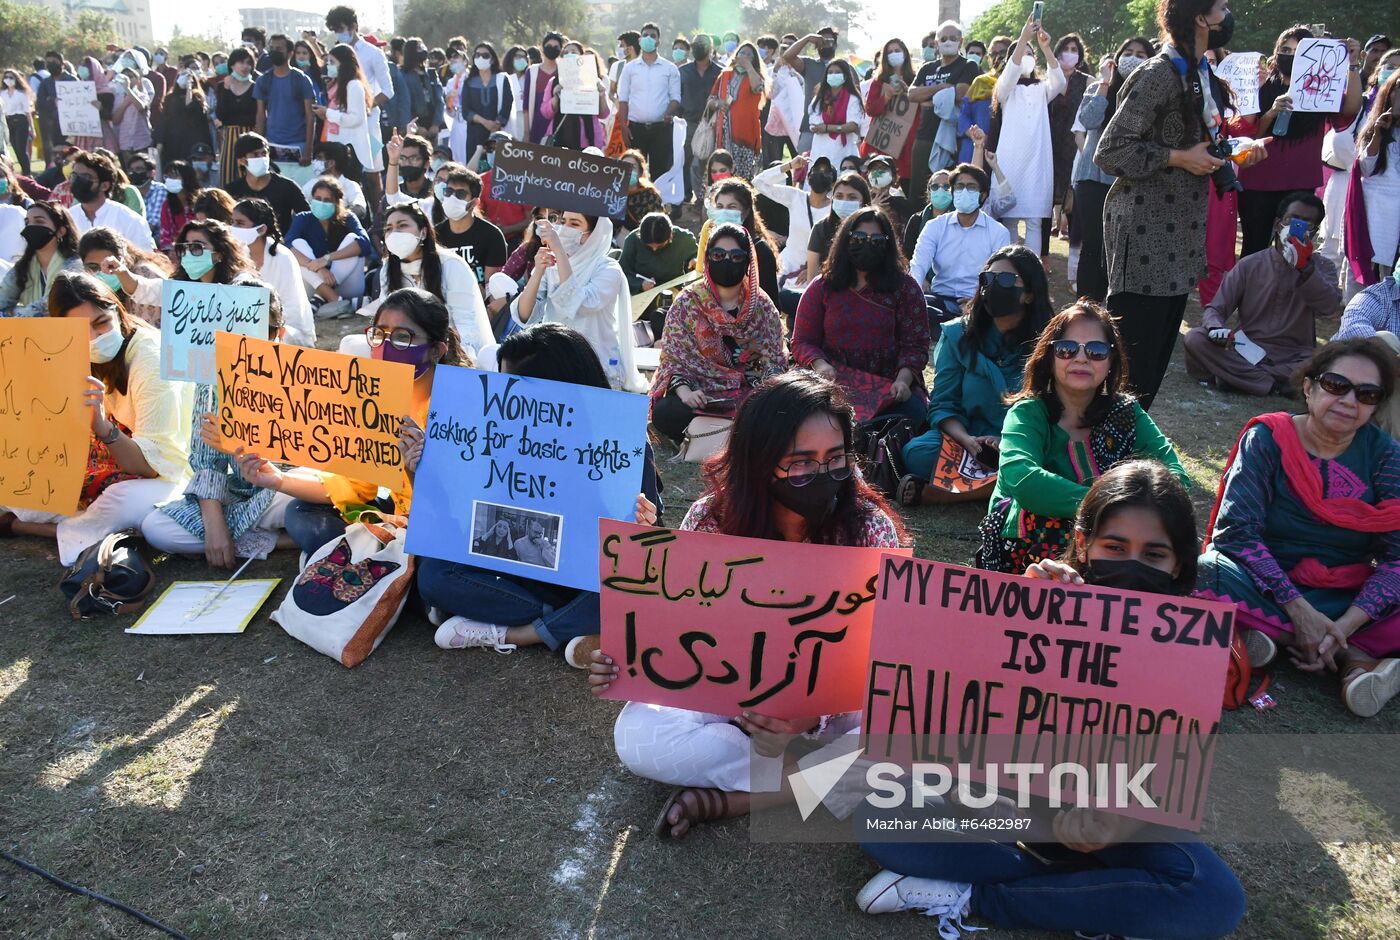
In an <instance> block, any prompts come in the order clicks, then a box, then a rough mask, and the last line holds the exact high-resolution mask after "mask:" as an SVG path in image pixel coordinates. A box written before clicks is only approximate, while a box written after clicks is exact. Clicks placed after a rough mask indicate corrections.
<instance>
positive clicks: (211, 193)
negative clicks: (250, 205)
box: [190, 186, 234, 225]
mask: <svg viewBox="0 0 1400 940" xmlns="http://www.w3.org/2000/svg"><path fill="white" fill-rule="evenodd" d="M233 206H234V201H233V197H232V196H230V195H229V194H228V193H227V192H225V191H224V190H222V189H219V188H217V187H214V186H207V187H205V188H204V189H201V190H200V191H199V195H198V196H196V197H195V199H194V204H193V205H192V206H191V207H190V208H191V209H193V210H194V220H195V221H196V222H203V221H205V220H206V219H213V220H214V221H215V222H222V223H224V224H225V225H228V224H229V223H230V220H231V219H232V218H233Z"/></svg>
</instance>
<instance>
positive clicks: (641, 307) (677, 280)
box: [632, 270, 700, 320]
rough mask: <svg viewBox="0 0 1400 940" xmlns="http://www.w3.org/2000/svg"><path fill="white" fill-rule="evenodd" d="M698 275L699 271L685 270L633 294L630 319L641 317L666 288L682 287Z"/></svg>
mask: <svg viewBox="0 0 1400 940" xmlns="http://www.w3.org/2000/svg"><path fill="white" fill-rule="evenodd" d="M699 276H700V272H699V271H696V270H691V271H686V272H685V273H684V274H680V275H677V276H676V277H673V278H671V279H670V280H669V281H666V282H665V283H663V284H657V285H656V286H655V287H653V288H650V289H649V290H644V291H642V292H641V293H640V294H633V295H632V319H633V320H638V319H641V316H642V314H644V313H646V312H647V308H648V307H650V306H651V302H652V301H653V300H655V299H656V298H657V297H658V296H660V295H661V294H663V293H665V292H666V291H668V290H675V289H676V288H679V287H684V286H685V285H686V284H689V283H690V282H691V281H693V280H695V279H696V278H697V277H699Z"/></svg>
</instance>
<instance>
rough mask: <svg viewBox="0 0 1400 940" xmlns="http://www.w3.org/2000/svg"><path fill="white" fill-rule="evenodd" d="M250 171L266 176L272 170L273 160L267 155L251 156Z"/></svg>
mask: <svg viewBox="0 0 1400 940" xmlns="http://www.w3.org/2000/svg"><path fill="white" fill-rule="evenodd" d="M248 172H249V173H251V174H253V175H254V176H266V175H267V174H268V173H270V172H272V161H271V160H269V159H268V158H267V157H249V158H248Z"/></svg>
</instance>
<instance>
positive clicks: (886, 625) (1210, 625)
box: [862, 555, 1234, 830]
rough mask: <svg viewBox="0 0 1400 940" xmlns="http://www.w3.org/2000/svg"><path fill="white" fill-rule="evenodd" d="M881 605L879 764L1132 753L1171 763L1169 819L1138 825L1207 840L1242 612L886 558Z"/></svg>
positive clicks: (869, 725)
mask: <svg viewBox="0 0 1400 940" xmlns="http://www.w3.org/2000/svg"><path fill="white" fill-rule="evenodd" d="M874 608H875V610H874V621H875V624H874V630H873V633H872V635H871V639H870V668H869V682H868V689H867V693H866V699H865V701H864V702H863V703H862V707H863V708H864V709H865V718H864V720H865V724H864V728H863V733H864V735H865V737H866V753H867V755H868V756H869V757H871V758H872V759H881V758H882V757H884V756H886V754H888V753H889V752H891V751H896V750H904V751H912V752H913V753H914V754H915V755H916V757H915V759H917V760H925V759H929V758H930V757H932V759H935V760H942V761H945V762H949V763H952V762H967V761H968V760H969V759H970V758H974V757H975V755H976V754H978V753H979V752H980V751H979V749H982V748H988V747H990V748H991V749H992V750H996V749H997V748H998V747H1001V748H1004V749H1006V750H1009V751H1010V753H1009V754H1006V753H999V754H998V756H997V758H996V760H998V761H1000V762H1001V763H1007V762H1012V761H1023V762H1027V763H1041V764H1043V765H1045V766H1046V767H1049V766H1052V765H1055V764H1057V763H1060V762H1062V761H1081V762H1091V761H1090V759H1089V758H1088V757H1086V754H1087V753H1088V752H1089V751H1091V750H1093V749H1094V748H1097V747H1099V746H1102V745H1103V744H1104V743H1105V742H1109V743H1121V744H1123V748H1122V750H1119V751H1114V752H1112V753H1113V755H1114V756H1113V760H1115V761H1118V760H1124V759H1125V757H1128V756H1131V758H1132V759H1131V760H1128V761H1127V766H1128V767H1129V768H1130V769H1132V768H1134V767H1137V766H1140V765H1141V764H1143V763H1146V762H1147V761H1149V760H1153V761H1156V762H1157V765H1158V766H1157V769H1156V770H1154V772H1153V773H1152V775H1151V776H1150V777H1149V778H1148V781H1147V783H1146V785H1145V790H1146V792H1148V793H1149V794H1151V795H1153V796H1154V797H1155V799H1156V802H1157V804H1158V808H1157V809H1156V810H1149V809H1139V810H1135V811H1133V812H1125V815H1134V816H1138V817H1139V818H1142V819H1145V820H1147V821H1149V822H1161V823H1166V824H1169V825H1175V826H1181V827H1182V828H1186V829H1191V830H1198V829H1200V826H1201V822H1202V816H1203V813H1204V808H1205V794H1206V784H1207V781H1208V779H1209V776H1210V766H1211V757H1212V755H1213V752H1214V744H1215V741H1214V735H1215V731H1216V729H1217V728H1218V726H1219V723H1220V711H1221V702H1222V700H1223V698H1224V692H1225V673H1226V667H1227V664H1228V662H1229V658H1230V636H1231V631H1232V629H1233V624H1234V608H1233V606H1232V605H1229V604H1222V603H1217V602H1214V601H1205V600H1199V599H1197V598H1193V597H1166V596H1162V595H1157V594H1143V593H1140V592H1137V591H1122V590H1117V589H1113V588H1105V587H1093V586H1089V585H1072V584H1062V583H1059V582H1054V581H1043V580H1036V579H1032V578H1021V577H1014V576H1011V575H1004V574H996V573H993V572H989V571H976V570H973V569H971V568H963V567H959V566H957V565H947V564H943V563H941V562H933V561H924V560H923V559H912V560H911V559H907V558H895V557H891V556H888V555H887V556H886V557H885V559H884V561H883V562H882V565H881V571H880V585H879V588H878V599H877V600H876V601H875V604H874ZM1013 736H1014V737H1013ZM991 737H994V738H995V740H992V741H991V742H990V744H989V738H991ZM1134 746H1137V747H1139V748H1146V747H1151V748H1153V750H1152V751H1151V752H1150V753H1148V752H1147V751H1146V750H1145V749H1144V750H1137V751H1132V750H1131V748H1133V747H1134ZM891 756H892V755H891ZM900 756H901V757H904V758H907V757H908V756H909V755H908V753H904V754H901V755H900ZM988 759H990V758H988ZM971 762H972V763H974V764H975V763H977V761H976V760H975V759H973V760H972V761H971ZM1045 782H1046V777H1045V775H1040V776H1038V777H1035V778H1033V779H1032V781H1031V785H1030V790H1031V792H1034V793H1039V794H1041V795H1044V794H1045V790H1044V789H1043V787H1044V784H1045ZM1084 795H1085V794H1082V793H1081V794H1080V796H1084Z"/></svg>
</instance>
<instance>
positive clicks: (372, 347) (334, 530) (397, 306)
mask: <svg viewBox="0 0 1400 940" xmlns="http://www.w3.org/2000/svg"><path fill="white" fill-rule="evenodd" d="M364 335H365V340H366V343H367V345H368V347H369V355H370V358H372V359H379V360H383V361H385V362H402V363H407V364H408V365H411V366H413V397H412V399H411V405H410V407H411V411H410V412H409V414H406V415H404V416H403V417H402V419H401V422H400V425H399V446H400V447H401V448H403V449H405V450H407V451H413V452H418V453H421V451H420V450H419V449H420V448H421V447H422V444H423V431H422V429H423V428H424V427H425V426H426V425H427V418H428V397H429V395H430V393H431V392H432V390H433V372H434V369H436V368H437V365H438V363H443V364H445V365H450V366H466V367H468V368H470V367H471V366H472V360H471V358H470V357H469V356H468V355H467V352H466V350H465V349H463V347H462V343H461V340H459V339H458V337H457V330H456V329H455V328H454V327H453V325H452V318H451V314H450V312H449V311H448V309H447V305H446V304H444V303H443V302H442V300H441V299H440V298H438V297H436V296H434V295H433V294H429V293H428V292H427V291H425V290H421V289H419V288H416V287H406V288H402V289H400V290H396V291H393V292H392V293H390V294H389V295H388V296H387V297H385V298H384V300H383V302H381V303H380V304H379V306H378V309H377V310H376V311H375V314H374V322H373V323H372V324H371V325H370V326H368V327H366V328H365V334H364ZM235 456H236V457H237V458H238V467H239V470H240V472H241V473H242V474H243V479H245V480H247V481H248V482H249V483H251V484H253V485H254V486H260V487H263V488H264V489H269V490H274V491H276V492H278V493H284V494H286V495H288V496H290V497H292V501H291V503H290V504H289V505H288V506H287V512H286V526H287V534H288V535H289V536H291V538H292V541H293V542H295V543H296V544H297V547H298V548H300V549H301V550H302V552H304V553H306V554H308V555H309V554H310V553H312V552H314V551H315V550H316V549H318V548H320V547H321V546H322V545H325V544H326V543H327V542H329V541H330V540H331V539H334V538H339V537H340V536H341V535H342V534H344V532H345V525H346V520H345V513H346V512H350V511H353V510H354V509H356V508H363V507H365V506H370V507H373V508H374V509H375V510H377V511H378V512H380V513H382V514H384V515H394V516H400V517H404V518H406V517H407V516H408V514H409V509H410V507H411V505H412V502H413V477H412V475H411V474H410V473H409V471H408V469H407V467H405V470H404V474H403V479H402V480H401V481H400V483H399V485H398V486H396V487H395V488H394V490H393V492H391V493H390V494H389V495H388V496H387V497H381V496H380V495H379V489H380V488H379V487H377V486H375V485H374V484H373V483H366V482H364V481H363V480H352V479H350V478H349V477H343V476H341V475H340V474H337V473H326V472H316V473H314V474H311V475H306V474H302V473H297V472H285V471H283V470H282V469H280V468H279V467H277V466H276V465H275V464H274V463H272V461H270V460H267V459H266V458H264V457H263V456H262V455H260V454H257V453H250V452H248V451H247V450H246V449H245V448H242V447H240V448H238V450H237V451H236V452H235ZM415 465H416V464H415Z"/></svg>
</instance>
